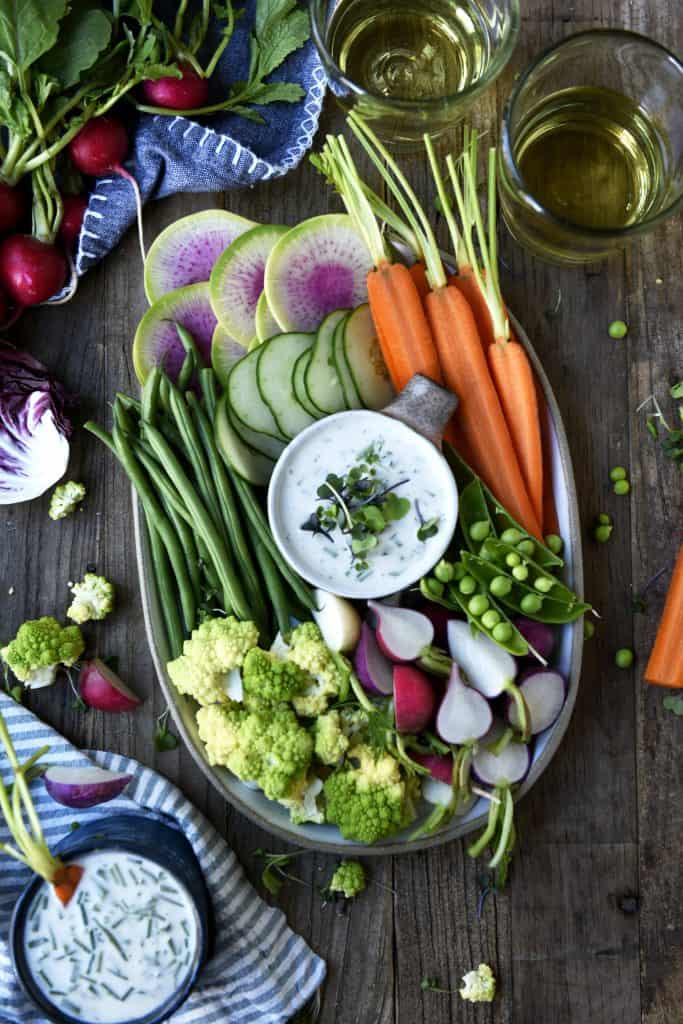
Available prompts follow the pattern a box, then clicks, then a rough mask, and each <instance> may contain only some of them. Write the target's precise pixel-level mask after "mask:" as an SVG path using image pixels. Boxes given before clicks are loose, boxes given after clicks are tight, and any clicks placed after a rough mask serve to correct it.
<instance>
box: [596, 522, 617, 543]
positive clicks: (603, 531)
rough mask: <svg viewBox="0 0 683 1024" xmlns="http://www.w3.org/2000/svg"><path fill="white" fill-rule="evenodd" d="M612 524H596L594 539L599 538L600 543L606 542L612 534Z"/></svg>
mask: <svg viewBox="0 0 683 1024" xmlns="http://www.w3.org/2000/svg"><path fill="white" fill-rule="evenodd" d="M612 529H613V527H611V526H596V527H595V529H594V530H593V539H594V540H597V542H598V544H606V543H607V541H608V540H609V539H610V536H611V535H612Z"/></svg>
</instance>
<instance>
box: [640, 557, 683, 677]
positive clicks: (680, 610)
mask: <svg viewBox="0 0 683 1024" xmlns="http://www.w3.org/2000/svg"><path fill="white" fill-rule="evenodd" d="M645 681H646V682H648V683H653V684H654V685H655V686H671V687H683V544H682V545H681V547H680V549H679V552H678V558H677V559H676V565H675V566H674V571H673V576H672V577H671V583H670V585H669V592H668V594H667V595H666V602H665V604H664V611H663V612H662V618H661V620H660V623H659V629H658V630H657V637H656V639H655V645H654V647H653V648H652V653H651V654H650V660H649V661H648V663H647V668H646V669H645Z"/></svg>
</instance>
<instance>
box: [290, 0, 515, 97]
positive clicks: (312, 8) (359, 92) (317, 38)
mask: <svg viewBox="0 0 683 1024" xmlns="http://www.w3.org/2000/svg"><path fill="white" fill-rule="evenodd" d="M508 5H509V9H510V16H511V19H510V29H509V31H508V34H507V36H506V37H505V39H504V40H503V42H502V44H501V46H500V47H499V48H498V49H497V50H496V52H495V54H494V57H493V59H492V61H491V63H490V66H489V67H488V68H487V70H486V72H485V73H484V74H483V75H482V76H481V78H477V80H476V81H474V82H472V84H471V85H468V86H466V87H465V88H464V89H460V90H458V92H452V93H445V94H444V95H443V96H431V97H427V98H426V99H423V100H407V99H400V98H398V97H391V96H382V95H380V94H379V93H376V92H371V91H370V90H369V89H364V88H363V87H362V86H361V85H358V83H357V82H354V81H353V79H351V78H349V77H348V76H347V75H346V74H345V73H344V71H343V70H342V69H341V67H340V66H339V64H338V63H337V61H336V60H335V59H334V57H333V56H332V54H331V53H330V51H329V49H328V47H327V44H326V42H325V39H324V35H323V33H322V32H321V30H320V25H319V24H318V18H317V17H316V9H317V8H318V7H319V6H320V0H308V14H309V20H310V23H311V35H312V37H313V42H314V44H315V48H316V50H317V51H318V55H319V57H320V58H321V60H322V62H323V65H329V67H330V68H332V69H333V71H334V73H335V78H336V79H337V80H338V81H339V82H340V83H341V84H342V85H344V87H345V88H346V89H348V90H349V91H350V92H351V93H353V95H354V96H355V97H356V98H357V99H368V100H372V101H373V102H374V103H378V104H383V105H384V106H385V107H386V108H387V111H388V112H391V113H393V112H396V111H404V112H407V113H411V112H414V111H417V110H420V111H424V110H434V111H436V110H438V109H440V108H443V107H444V106H448V104H451V103H455V102H458V101H462V100H466V99H472V98H473V97H475V96H477V95H479V93H480V92H482V91H483V90H484V89H486V88H487V87H488V86H489V85H490V84H491V82H493V81H494V79H495V78H496V77H497V76H498V75H499V74H500V72H501V71H502V70H503V69H504V68H505V67H506V65H507V64H508V62H509V60H510V57H511V56H512V51H513V50H514V48H515V45H516V43H517V38H518V36H519V28H520V21H521V11H520V0H508ZM326 71H327V68H326ZM328 77H329V72H328Z"/></svg>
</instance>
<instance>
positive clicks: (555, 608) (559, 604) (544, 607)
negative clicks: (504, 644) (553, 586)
mask: <svg viewBox="0 0 683 1024" xmlns="http://www.w3.org/2000/svg"><path fill="white" fill-rule="evenodd" d="M462 561H463V564H464V566H465V568H466V570H467V573H468V574H469V575H470V576H472V577H473V578H474V579H475V580H477V582H478V583H479V584H480V586H481V587H483V590H484V593H486V595H487V596H488V598H489V600H492V599H493V595H492V594H491V590H490V587H491V584H492V582H493V580H494V579H504V580H506V581H507V583H508V584H509V589H508V591H507V593H506V592H504V590H503V588H500V590H499V591H497V592H496V599H497V600H499V601H500V602H502V604H504V605H506V607H508V608H511V609H512V610H513V611H515V612H517V613H518V614H519V615H525V616H526V617H527V618H529V619H535V621H536V622H545V623H548V624H549V625H563V624H564V623H567V622H574V621H575V620H576V619H578V618H580V617H581V616H582V615H583V614H584V612H587V611H590V607H591V606H590V605H589V604H584V603H582V602H581V601H579V599H578V598H577V597H576V595H574V601H573V603H567V602H565V601H558V600H556V599H555V598H553V597H550V596H549V595H548V594H541V593H539V592H538V591H537V590H534V588H533V587H528V586H527V585H526V584H525V583H523V582H521V581H520V580H516V579H515V578H514V576H512V575H510V573H508V572H506V571H505V569H503V568H501V567H500V566H497V565H495V564H494V563H492V562H487V561H486V560H485V559H483V558H479V557H478V556H477V555H473V554H471V553H470V552H469V551H463V552H462ZM528 597H533V598H535V599H536V600H537V601H539V602H541V604H540V607H538V608H534V607H533V606H532V607H530V606H529V603H528V602H526V601H525V598H528ZM523 602H524V603H523Z"/></svg>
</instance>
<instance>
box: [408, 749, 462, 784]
mask: <svg viewBox="0 0 683 1024" xmlns="http://www.w3.org/2000/svg"><path fill="white" fill-rule="evenodd" d="M410 756H411V757H412V759H413V761H417V763H418V764H421V765H422V767H423V768H427V769H428V771H429V774H430V775H431V777H432V778H433V779H438V780H439V781H440V782H445V783H446V784H447V785H449V786H450V785H452V783H453V758H452V757H451V755H450V754H420V753H419V752H418V751H415V750H411V751H410Z"/></svg>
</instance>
